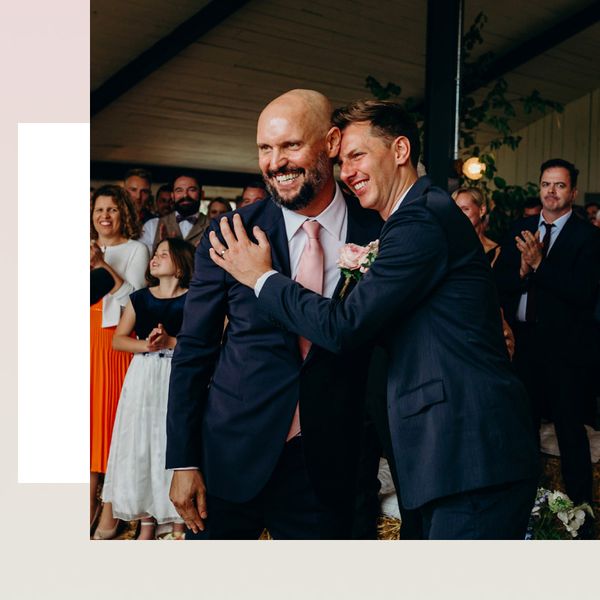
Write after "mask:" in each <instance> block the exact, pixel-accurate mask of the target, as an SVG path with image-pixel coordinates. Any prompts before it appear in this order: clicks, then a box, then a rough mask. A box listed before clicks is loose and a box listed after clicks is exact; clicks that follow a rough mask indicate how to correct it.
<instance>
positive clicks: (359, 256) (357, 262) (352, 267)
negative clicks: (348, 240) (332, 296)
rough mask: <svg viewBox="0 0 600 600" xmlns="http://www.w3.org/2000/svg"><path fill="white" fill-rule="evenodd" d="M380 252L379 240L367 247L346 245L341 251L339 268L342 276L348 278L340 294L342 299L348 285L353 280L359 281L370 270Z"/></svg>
mask: <svg viewBox="0 0 600 600" xmlns="http://www.w3.org/2000/svg"><path fill="white" fill-rule="evenodd" d="M378 252H379V240H374V241H373V242H369V243H368V244H367V245H366V246H358V245H357V244H346V245H345V246H343V247H342V249H341V250H340V257H339V259H338V263H337V264H338V267H339V268H340V271H341V272H342V275H343V276H344V277H345V278H346V281H345V282H344V287H343V288H342V291H341V292H340V298H343V296H344V294H345V293H346V290H347V288H348V285H349V284H350V281H352V279H354V280H356V281H359V280H360V278H361V277H362V276H363V275H364V274H365V273H366V272H367V271H368V270H369V268H370V267H371V265H372V264H373V262H374V261H375V259H376V258H377V253H378Z"/></svg>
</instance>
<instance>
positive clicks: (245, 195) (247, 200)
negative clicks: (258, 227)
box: [238, 180, 269, 208]
mask: <svg viewBox="0 0 600 600" xmlns="http://www.w3.org/2000/svg"><path fill="white" fill-rule="evenodd" d="M268 195H269V194H268V192H267V190H266V188H265V184H264V182H263V181H260V180H256V181H251V182H250V183H248V184H247V185H246V186H245V187H244V189H243V190H242V196H241V198H240V200H239V203H238V208H242V207H243V206H248V204H254V203H255V202H258V201H259V200H264V199H265V198H266V197H267V196H268Z"/></svg>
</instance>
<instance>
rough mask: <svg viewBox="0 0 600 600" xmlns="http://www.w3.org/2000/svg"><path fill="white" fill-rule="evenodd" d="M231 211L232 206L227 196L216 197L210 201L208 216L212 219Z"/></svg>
mask: <svg viewBox="0 0 600 600" xmlns="http://www.w3.org/2000/svg"><path fill="white" fill-rule="evenodd" d="M229 211H231V206H230V205H229V202H227V200H225V198H215V199H214V200H211V201H210V202H209V203H208V209H207V216H208V219H209V221H210V220H212V219H216V218H217V217H220V216H221V215H224V214H225V213H226V212H229Z"/></svg>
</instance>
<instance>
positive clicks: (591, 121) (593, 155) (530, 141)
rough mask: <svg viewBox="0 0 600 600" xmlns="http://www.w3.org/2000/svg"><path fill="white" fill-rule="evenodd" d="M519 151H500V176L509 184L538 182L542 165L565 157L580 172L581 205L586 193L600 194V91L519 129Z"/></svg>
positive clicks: (591, 93)
mask: <svg viewBox="0 0 600 600" xmlns="http://www.w3.org/2000/svg"><path fill="white" fill-rule="evenodd" d="M517 133H518V135H520V136H522V137H523V139H522V141H521V144H520V145H519V148H518V149H517V150H516V151H515V152H513V151H511V150H510V149H500V150H499V151H498V152H497V158H496V164H497V167H498V174H499V175H500V176H501V177H504V178H505V179H506V180H507V182H508V183H509V184H518V185H524V184H525V183H527V181H537V180H538V177H539V166H540V165H541V163H542V162H543V161H545V160H547V159H549V158H564V159H565V160H569V161H571V162H573V163H574V164H575V166H576V167H577V168H578V169H579V172H580V175H579V183H578V188H579V203H583V198H584V196H585V192H600V89H598V90H595V91H593V92H590V93H589V94H586V95H585V96H582V97H581V98H578V99H577V100H574V101H572V102H570V103H569V104H567V105H566V106H565V110H564V112H563V113H562V114H559V113H551V114H549V115H546V116H545V117H543V118H541V119H539V120H537V121H535V122H533V123H531V124H529V125H528V126H527V127H524V128H523V129H521V130H519V131H518V132H517Z"/></svg>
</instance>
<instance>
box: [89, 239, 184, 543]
mask: <svg viewBox="0 0 600 600" xmlns="http://www.w3.org/2000/svg"><path fill="white" fill-rule="evenodd" d="M194 250H195V248H194V247H193V246H192V245H191V244H189V243H188V242H185V241H183V240H181V239H179V238H167V239H165V240H163V241H162V242H161V243H160V244H159V245H158V246H157V248H156V252H155V253H154V256H153V257H152V259H151V260H150V263H149V265H148V270H147V271H146V279H147V280H148V285H149V287H147V288H144V289H141V290H138V291H136V292H134V293H133V294H131V296H130V301H129V303H128V304H127V306H126V307H125V311H124V312H123V315H122V317H121V320H120V321H119V325H118V326H117V329H116V331H115V335H114V338H113V348H114V349H115V350H120V351H123V352H132V353H134V357H133V360H132V361H131V364H130V366H129V369H128V371H127V375H126V377H125V381H124V383H123V389H122V392H121V398H120V400H119V405H118V409H117V415H116V418H115V426H114V430H113V436H112V442H111V445H110V454H109V457H108V466H107V471H106V478H105V481H104V488H103V491H102V499H103V501H104V503H105V506H106V505H109V506H110V504H112V514H113V516H114V517H115V519H114V521H113V523H112V524H111V525H109V527H108V528H106V529H104V530H101V532H100V535H99V536H96V535H95V536H94V538H95V539H110V538H111V537H115V535H116V533H117V528H118V520H117V519H122V520H125V521H131V520H137V519H140V520H141V528H140V534H139V536H138V538H137V539H140V540H148V539H154V538H155V531H156V525H157V524H164V523H173V524H174V525H173V533H174V536H175V537H176V538H177V537H182V534H183V531H184V524H183V522H182V520H181V518H180V517H179V515H178V514H177V511H176V510H175V507H174V506H173V505H172V503H171V501H170V500H169V488H170V485H171V478H172V472H171V471H167V470H166V469H165V448H166V414H167V399H168V390H169V375H170V372H171V356H172V354H173V348H174V347H175V344H176V343H177V340H176V339H175V336H176V335H177V333H178V332H179V329H180V328H181V322H182V319H183V305H184V302H185V296H186V292H187V288H188V286H189V281H190V278H191V276H192V272H193V261H194ZM133 331H135V334H136V336H137V339H136V338H133V337H131V333H132V332H133ZM107 529H108V531H107Z"/></svg>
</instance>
